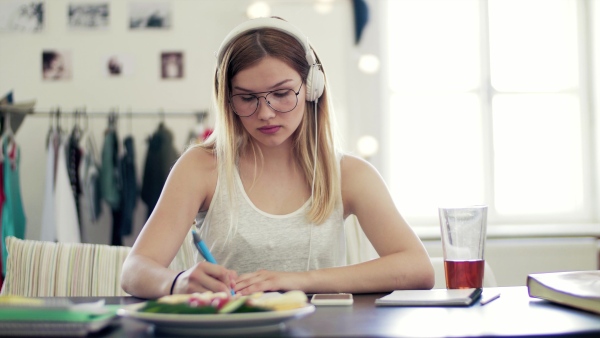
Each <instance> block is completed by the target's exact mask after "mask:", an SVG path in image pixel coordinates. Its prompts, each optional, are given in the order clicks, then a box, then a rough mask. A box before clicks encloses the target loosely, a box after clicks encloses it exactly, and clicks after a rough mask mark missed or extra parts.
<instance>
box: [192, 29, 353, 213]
mask: <svg viewBox="0 0 600 338" xmlns="http://www.w3.org/2000/svg"><path fill="white" fill-rule="evenodd" d="M266 56H270V57H274V58H277V59H279V60H281V61H283V62H285V63H286V64H287V65H289V66H290V67H291V68H293V69H294V70H296V72H298V74H300V76H301V78H302V81H303V83H304V84H306V81H307V76H308V72H309V65H308V63H307V61H306V58H305V51H304V48H303V47H302V45H301V44H300V43H299V42H298V41H297V40H296V39H295V38H294V37H292V36H290V35H288V34H286V33H284V32H282V31H280V30H276V29H271V28H258V29H252V30H249V31H247V32H245V33H244V34H242V35H241V36H239V37H238V38H236V39H235V40H234V41H233V42H232V43H231V44H230V45H229V46H228V47H227V49H226V50H225V51H224V54H223V58H222V61H221V63H220V64H219V65H217V70H216V71H215V80H214V90H213V105H214V108H215V110H216V121H215V128H214V131H213V133H212V134H211V135H210V136H209V138H208V139H207V140H206V141H205V142H203V143H201V144H199V145H197V146H199V147H202V148H204V149H206V150H209V151H211V152H213V154H214V155H215V156H216V158H217V166H218V169H219V171H218V172H219V174H221V173H224V174H225V179H226V181H227V187H228V189H230V194H229V195H230V196H233V193H232V189H233V182H234V173H235V168H236V165H237V161H238V159H239V156H240V153H242V152H245V151H249V152H252V153H253V154H254V156H255V158H256V159H260V161H262V160H263V156H262V153H261V151H260V148H259V147H258V146H257V145H256V144H255V141H254V139H253V138H252V137H251V136H250V134H249V133H248V132H247V131H246V130H245V128H244V127H243V125H242V123H241V121H240V117H239V116H237V115H236V114H235V113H234V112H233V111H232V109H231V107H230V106H229V96H230V93H231V79H232V78H233V77H234V76H235V75H236V74H237V73H238V72H240V71H241V70H243V69H246V68H248V67H250V66H252V65H254V64H255V63H256V62H258V61H260V60H261V59H262V58H264V57H266ZM317 60H318V58H317ZM314 106H315V104H314V102H307V104H306V106H305V107H306V108H305V112H304V115H303V118H302V121H301V123H300V125H299V126H298V128H297V129H296V131H295V132H294V133H293V134H292V136H291V137H292V139H293V145H294V147H293V152H294V155H295V156H294V158H295V159H296V161H297V164H298V166H299V167H300V168H301V171H302V173H303V176H304V178H305V180H306V184H308V185H309V186H312V184H313V179H314V191H313V193H312V204H311V206H310V209H309V210H308V213H307V218H308V221H310V222H312V223H314V224H321V223H323V222H324V221H325V220H326V219H327V218H328V217H329V215H331V213H332V212H333V210H334V208H335V207H336V205H337V204H338V203H341V183H340V182H341V179H340V171H339V158H338V156H337V148H336V142H335V134H334V128H333V124H334V121H333V116H332V114H333V112H332V111H331V108H330V102H329V97H328V90H327V86H326V88H325V90H324V91H323V94H322V95H321V97H320V99H319V100H318V103H317V106H318V107H317V113H316V115H315V107H314ZM315 116H316V118H317V121H315ZM242 118H243V117H242ZM315 123H317V127H318V129H317V130H316V134H317V135H316V138H317V139H318V141H317V144H318V149H317V152H316V154H317V159H316V161H317V166H316V174H315V175H314V178H313V168H314V165H315V162H314V161H315V158H314V150H315V147H316V146H317V145H316V144H315V127H314V126H315ZM257 162H258V161H257Z"/></svg>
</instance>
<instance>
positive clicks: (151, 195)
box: [141, 123, 179, 216]
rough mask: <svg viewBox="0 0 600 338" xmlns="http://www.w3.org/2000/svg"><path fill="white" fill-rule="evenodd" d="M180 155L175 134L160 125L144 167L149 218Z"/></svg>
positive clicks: (150, 145)
mask: <svg viewBox="0 0 600 338" xmlns="http://www.w3.org/2000/svg"><path fill="white" fill-rule="evenodd" d="M178 157H179V154H178V153H177V151H176V150H175V148H174V147H173V133H172V132H171V131H170V130H169V129H167V127H166V126H165V125H164V124H163V123H160V125H159V126H158V129H157V130H156V132H154V134H153V135H152V136H150V137H149V139H148V154H147V155H146V164H145V166H144V178H143V182H142V191H141V197H142V201H144V203H146V205H147V206H148V216H150V214H151V213H152V211H153V210H154V207H155V206H156V202H158V198H159V197H160V193H161V192H162V189H163V186H164V184H165V181H166V180H167V176H168V175H169V172H170V171H171V167H172V166H173V164H175V161H177V158H178Z"/></svg>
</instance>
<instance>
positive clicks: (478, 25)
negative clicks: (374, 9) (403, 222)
mask: <svg viewBox="0 0 600 338" xmlns="http://www.w3.org/2000/svg"><path fill="white" fill-rule="evenodd" d="M586 4H587V3H586V2H585V1H583V0H452V1H448V0H390V1H387V3H386V6H387V7H386V8H385V9H384V11H383V12H384V13H386V14H385V15H386V24H387V28H386V31H387V38H386V39H387V40H386V43H384V46H387V47H386V48H387V51H386V52H385V57H384V62H386V64H387V69H388V72H387V79H386V87H387V88H388V90H389V101H388V107H387V109H388V110H387V121H386V122H387V123H385V125H387V126H388V127H386V128H388V130H387V131H386V133H385V134H386V138H387V139H386V142H387V144H389V145H390V146H389V148H388V149H389V151H388V153H387V156H386V158H387V159H388V163H387V164H386V165H387V168H386V171H385V172H386V173H388V176H389V177H387V178H386V180H387V182H388V183H389V187H390V190H391V192H392V195H393V197H394V200H395V202H396V204H397V205H398V208H399V209H400V211H401V212H402V214H403V215H404V216H405V218H406V219H407V220H408V221H409V223H411V224H413V225H424V224H428V225H433V224H438V223H437V222H438V221H437V208H438V206H440V205H461V204H487V205H488V206H489V211H488V213H489V214H488V221H489V224H511V223H513V224H516V223H519V224H523V223H530V224H534V223H566V222H570V223H573V222H590V221H592V220H593V217H594V214H593V208H592V204H593V203H592V201H593V196H594V193H593V190H594V189H592V188H591V187H592V186H593V183H594V182H595V181H594V177H593V173H592V170H589V168H590V166H591V163H592V161H591V160H590V158H593V157H592V149H593V147H592V137H591V127H590V124H591V123H590V121H591V116H590V115H591V113H590V112H589V105H588V104H587V97H588V94H589V93H588V91H589V90H590V89H589V88H588V83H589V79H588V78H587V75H585V74H586V72H587V68H586V67H588V65H587V62H586V56H587V54H588V53H587V52H586V51H587V48H588V44H589V41H588V39H587V38H586V37H587V36H588V32H587V26H586V22H587V21H586V17H585V16H586V13H587V11H586V10H585V8H583V7H584V6H586ZM583 75H585V76H583Z"/></svg>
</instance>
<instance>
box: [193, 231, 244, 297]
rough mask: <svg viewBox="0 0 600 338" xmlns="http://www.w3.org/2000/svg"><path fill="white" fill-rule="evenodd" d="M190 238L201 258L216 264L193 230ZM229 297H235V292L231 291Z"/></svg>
mask: <svg viewBox="0 0 600 338" xmlns="http://www.w3.org/2000/svg"><path fill="white" fill-rule="evenodd" d="M192 236H193V241H194V246H195V247H196V249H198V251H199V252H200V254H201V255H202V257H204V259H206V261H207V262H209V263H212V264H217V261H216V260H215V258H214V257H213V255H212V254H211V253H210V250H208V247H206V244H204V241H203V240H202V238H201V237H200V235H198V233H197V232H196V231H195V230H192ZM231 295H232V296H233V295H235V291H233V289H231Z"/></svg>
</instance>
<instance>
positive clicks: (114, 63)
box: [102, 54, 134, 78]
mask: <svg viewBox="0 0 600 338" xmlns="http://www.w3.org/2000/svg"><path fill="white" fill-rule="evenodd" d="M102 65H103V69H104V74H105V75H106V76H107V77H115V78H116V77H123V76H131V75H133V73H134V61H133V56H131V55H129V54H109V55H106V56H105V57H104V59H103V63H102Z"/></svg>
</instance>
